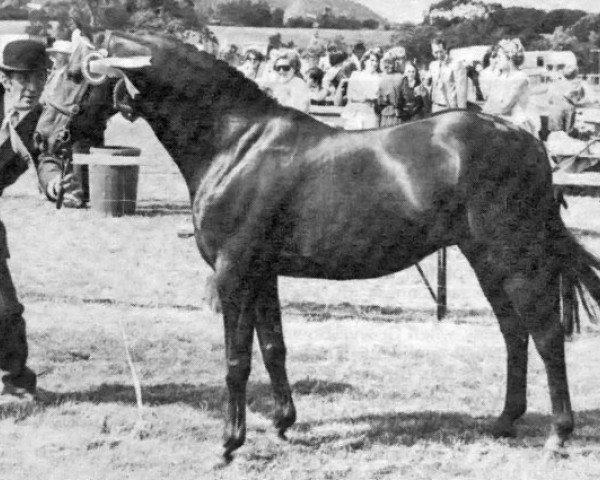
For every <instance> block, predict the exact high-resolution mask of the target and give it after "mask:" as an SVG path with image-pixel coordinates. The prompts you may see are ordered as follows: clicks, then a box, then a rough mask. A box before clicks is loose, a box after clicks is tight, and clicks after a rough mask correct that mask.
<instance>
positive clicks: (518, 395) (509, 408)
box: [461, 245, 529, 437]
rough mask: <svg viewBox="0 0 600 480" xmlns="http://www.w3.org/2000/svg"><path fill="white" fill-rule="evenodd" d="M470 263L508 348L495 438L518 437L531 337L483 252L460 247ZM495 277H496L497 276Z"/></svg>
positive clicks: (523, 407) (522, 412) (523, 408)
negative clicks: (501, 408) (515, 435)
mask: <svg viewBox="0 0 600 480" xmlns="http://www.w3.org/2000/svg"><path fill="white" fill-rule="evenodd" d="M461 250H462V251H463V253H464V254H465V256H466V257H467V259H468V260H469V261H470V263H471V266H472V267H473V269H474V271H475V274H476V275H477V278H478V280H479V283H480V285H481V288H482V290H483V293H484V294H485V296H486V298H487V299H488V301H489V302H490V305H491V306H492V309H493V310H494V314H495V315H496V318H497V319H498V324H499V325H500V331H501V332H502V336H503V337H504V342H505V345H506V374H507V379H506V397H505V401H504V409H503V410H502V413H501V414H500V416H499V417H498V419H497V420H496V422H495V423H494V426H493V428H492V433H493V434H494V436H500V437H509V436H513V435H514V434H515V432H514V428H513V423H514V421H515V420H516V419H518V418H519V417H521V416H522V415H523V414H524V413H525V411H526V409H527V347H528V343H529V333H528V332H527V328H526V326H525V324H524V322H523V321H522V320H521V319H520V318H519V316H518V314H517V312H516V311H515V310H514V308H513V307H512V304H511V302H510V298H509V296H508V294H507V293H506V292H505V291H504V288H503V286H502V278H501V276H499V275H497V274H499V273H500V272H495V271H494V268H493V267H492V266H491V265H489V264H486V262H485V261H484V260H483V259H484V258H485V256H484V255H482V254H481V253H482V252H481V251H477V250H474V249H471V248H467V246H466V245H461ZM495 274H496V275H495Z"/></svg>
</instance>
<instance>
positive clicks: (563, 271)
mask: <svg viewBox="0 0 600 480" xmlns="http://www.w3.org/2000/svg"><path fill="white" fill-rule="evenodd" d="M561 225H562V228H561V230H562V232H561V235H560V237H561V241H560V242H559V243H560V252H559V259H560V260H559V261H560V295H561V317H562V323H563V328H564V331H565V335H567V336H570V335H572V334H573V331H574V329H575V328H576V329H577V331H578V332H579V331H580V319H579V304H580V303H581V305H582V306H583V308H584V310H585V312H586V313H587V315H588V317H589V319H590V321H591V322H593V323H596V322H597V321H598V318H599V317H600V276H599V275H598V273H597V272H596V271H595V269H597V270H600V259H599V258H597V257H596V256H594V255H592V254H591V253H590V252H588V251H587V250H586V249H585V248H584V247H583V246H582V245H580V244H579V242H578V241H577V240H576V239H575V238H574V237H573V235H572V234H571V233H570V232H569V231H568V230H567V228H566V226H565V225H564V224H563V223H562V221H561Z"/></svg>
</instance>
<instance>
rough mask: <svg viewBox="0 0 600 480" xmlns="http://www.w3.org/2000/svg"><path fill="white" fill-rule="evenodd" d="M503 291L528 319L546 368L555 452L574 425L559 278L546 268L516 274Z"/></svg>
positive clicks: (529, 329)
mask: <svg viewBox="0 0 600 480" xmlns="http://www.w3.org/2000/svg"><path fill="white" fill-rule="evenodd" d="M504 288H505V290H506V291H507V292H508V294H509V297H510V299H511V301H512V304H513V305H514V306H515V309H516V310H517V311H518V313H519V315H520V316H521V318H523V319H524V320H525V323H526V325H527V329H528V331H529V334H530V335H531V337H532V338H533V341H534V343H535V346H536V349H537V351H538V353H539V354H540V356H541V357H542V360H543V361H544V366H545V367H546V375H547V377H548V387H549V390H550V401H551V403H552V413H553V416H554V419H553V425H552V426H553V432H552V435H551V436H550V438H549V439H548V442H547V443H546V447H547V448H549V449H550V450H556V449H557V448H559V447H562V446H563V444H564V442H565V440H567V439H568V438H569V436H570V435H571V433H572V432H573V426H574V422H573V411H572V409H571V399H570V396H569V385H568V382H567V367H566V364H565V337H564V331H563V328H562V325H561V324H560V318H559V315H560V314H559V285H558V275H551V274H550V273H549V272H548V271H544V269H543V268H541V269H539V271H537V272H535V273H533V274H529V275H527V274H526V273H520V274H515V275H512V276H511V277H510V278H508V279H507V280H505V281H504Z"/></svg>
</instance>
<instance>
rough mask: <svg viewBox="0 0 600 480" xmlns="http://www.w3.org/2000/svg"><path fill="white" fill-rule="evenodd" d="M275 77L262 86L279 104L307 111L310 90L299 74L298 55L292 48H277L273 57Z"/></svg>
mask: <svg viewBox="0 0 600 480" xmlns="http://www.w3.org/2000/svg"><path fill="white" fill-rule="evenodd" d="M273 72H274V74H275V75H276V78H275V79H274V80H273V81H270V82H268V83H265V84H264V86H263V88H264V89H265V90H266V91H267V92H269V93H270V94H271V95H272V96H273V98H275V99H276V100H277V101H278V102H279V103H280V104H281V105H284V106H286V107H292V108H295V109H296V110H300V111H302V112H308V109H309V107H310V91H309V89H308V85H307V84H306V82H305V81H304V80H303V79H302V78H301V76H300V57H299V56H298V54H297V53H296V52H295V51H294V50H290V49H284V50H278V51H277V54H276V55H275V56H274V58H273Z"/></svg>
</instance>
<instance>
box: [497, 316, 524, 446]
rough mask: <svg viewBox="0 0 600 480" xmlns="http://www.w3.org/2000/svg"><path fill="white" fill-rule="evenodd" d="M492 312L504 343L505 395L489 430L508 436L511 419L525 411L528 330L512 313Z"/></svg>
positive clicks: (511, 425)
mask: <svg viewBox="0 0 600 480" xmlns="http://www.w3.org/2000/svg"><path fill="white" fill-rule="evenodd" d="M496 315H497V317H498V322H499V323H500V330H501V331H502V335H503V337H504V342H505V344H506V398H505V401H504V409H503V410H502V414H501V415H500V416H499V417H498V419H497V420H496V422H495V423H494V426H493V431H492V432H493V434H494V436H497V437H512V436H514V434H515V430H514V427H513V423H514V421H515V420H516V419H517V418H520V417H521V416H522V415H523V414H524V413H525V411H526V410H527V347H528V345H529V333H528V332H527V329H526V328H525V326H524V325H523V322H522V321H521V319H520V318H519V317H518V316H517V314H516V312H512V313H510V314H508V313H506V314H505V312H502V313H497V314H496Z"/></svg>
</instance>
